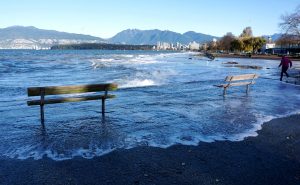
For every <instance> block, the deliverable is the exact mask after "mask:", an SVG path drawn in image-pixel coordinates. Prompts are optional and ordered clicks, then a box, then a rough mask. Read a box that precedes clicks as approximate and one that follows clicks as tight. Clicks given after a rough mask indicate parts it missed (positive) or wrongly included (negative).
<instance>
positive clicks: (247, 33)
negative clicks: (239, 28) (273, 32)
mask: <svg viewBox="0 0 300 185" xmlns="http://www.w3.org/2000/svg"><path fill="white" fill-rule="evenodd" d="M240 37H253V33H252V28H251V27H250V26H248V27H246V28H245V29H244V30H243V32H242V34H241V35H240Z"/></svg>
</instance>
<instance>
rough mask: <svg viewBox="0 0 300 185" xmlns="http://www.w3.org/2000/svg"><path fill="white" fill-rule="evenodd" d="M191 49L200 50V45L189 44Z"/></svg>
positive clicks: (195, 43)
mask: <svg viewBox="0 0 300 185" xmlns="http://www.w3.org/2000/svg"><path fill="white" fill-rule="evenodd" d="M189 49H190V50H199V49H200V44H199V43H197V42H195V41H193V42H191V43H189Z"/></svg>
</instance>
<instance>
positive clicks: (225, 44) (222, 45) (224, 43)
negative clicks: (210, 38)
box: [219, 32, 235, 51]
mask: <svg viewBox="0 0 300 185" xmlns="http://www.w3.org/2000/svg"><path fill="white" fill-rule="evenodd" d="M234 40H235V36H234V35H233V34H232V33H231V32H228V33H227V34H226V35H224V36H223V37H222V38H221V39H220V41H219V49H221V50H225V51H230V50H231V42H232V41H234Z"/></svg>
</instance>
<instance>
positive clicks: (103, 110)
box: [102, 98, 105, 115]
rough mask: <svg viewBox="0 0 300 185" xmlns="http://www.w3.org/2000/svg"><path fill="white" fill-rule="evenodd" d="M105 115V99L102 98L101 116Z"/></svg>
mask: <svg viewBox="0 0 300 185" xmlns="http://www.w3.org/2000/svg"><path fill="white" fill-rule="evenodd" d="M104 114H105V98H102V115H104Z"/></svg>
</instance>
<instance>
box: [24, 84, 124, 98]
mask: <svg viewBox="0 0 300 185" xmlns="http://www.w3.org/2000/svg"><path fill="white" fill-rule="evenodd" d="M117 88H118V85H117V84H89V85H72V86H48V87H29V88H28V89H27V93H28V96H41V95H42V94H43V95H58V94H77V93H87V92H99V91H114V90H117Z"/></svg>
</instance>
